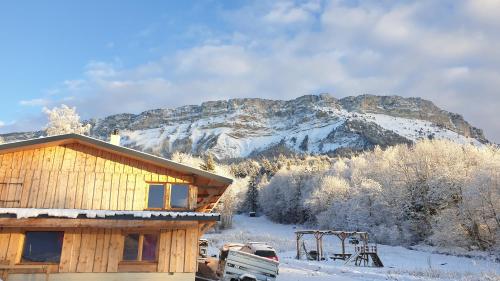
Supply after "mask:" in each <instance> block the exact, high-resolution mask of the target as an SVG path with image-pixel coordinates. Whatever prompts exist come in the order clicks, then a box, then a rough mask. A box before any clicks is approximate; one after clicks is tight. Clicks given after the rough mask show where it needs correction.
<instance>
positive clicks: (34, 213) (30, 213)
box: [0, 208, 220, 219]
mask: <svg viewBox="0 0 500 281" xmlns="http://www.w3.org/2000/svg"><path fill="white" fill-rule="evenodd" d="M1 214H11V215H15V216H16V218H17V219H23V218H37V217H40V216H48V217H57V218H72V219H75V218H78V217H81V216H84V217H86V218H89V219H95V218H116V217H117V216H129V217H133V218H137V219H161V218H165V219H182V218H193V217H195V218H214V219H216V218H218V217H219V216H220V215H219V214H217V213H201V212H169V211H165V212H163V211H110V210H82V209H33V208H0V215H1Z"/></svg>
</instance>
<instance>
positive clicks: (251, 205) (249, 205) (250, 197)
mask: <svg viewBox="0 0 500 281" xmlns="http://www.w3.org/2000/svg"><path fill="white" fill-rule="evenodd" d="M244 205H245V209H246V210H247V211H249V212H257V211H258V209H259V189H258V187H257V177H256V176H254V177H252V179H251V180H250V182H249V183H248V190H247V193H246V197H245V203H244Z"/></svg>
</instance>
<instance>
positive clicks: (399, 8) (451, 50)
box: [0, 0, 500, 142]
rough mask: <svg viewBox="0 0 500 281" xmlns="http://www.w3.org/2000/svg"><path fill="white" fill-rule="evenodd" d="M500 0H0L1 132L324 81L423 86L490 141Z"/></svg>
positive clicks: (358, 88)
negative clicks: (65, 113)
mask: <svg viewBox="0 0 500 281" xmlns="http://www.w3.org/2000/svg"><path fill="white" fill-rule="evenodd" d="M498 15H500V1H498V0H470V1H468V0H460V1H459V0H443V1H433V0H422V1H407V0H404V1H333V0H332V1H210V0H205V1H203V0H201V1H110V0H108V1H6V0H4V1H1V2H0V42H1V44H0V62H1V66H0V94H1V95H2V98H3V99H2V104H1V105H0V109H1V110H0V132H11V131H19V130H30V129H39V128H41V127H42V126H43V124H44V123H45V122H46V120H45V119H44V115H43V113H42V109H43V108H44V107H53V106H56V105H59V104H61V103H65V104H68V105H72V106H76V107H77V110H78V112H79V113H80V114H81V115H82V117H83V118H90V117H101V116H106V115H109V114H114V113H121V112H132V113H138V112H141V111H143V110H147V109H152V108H158V107H176V106H180V105H185V104H199V103H201V102H202V101H207V100H217V99H227V98H239V97H262V98H274V99H290V98H294V97H297V96H300V95H304V94H311V93H313V94H314V93H321V92H328V93H331V94H332V95H334V96H336V97H339V98H340V97H344V96H349V95H358V94H382V95H383V94H397V95H401V96H419V97H422V98H425V99H430V100H432V101H434V102H435V103H436V104H437V105H438V106H440V107H442V108H444V109H446V110H449V111H453V112H458V113H460V114H462V115H464V116H465V118H466V119H467V120H469V121H471V123H472V124H473V125H475V126H478V127H480V128H483V129H484V130H485V132H486V135H487V137H489V138H490V139H492V140H494V141H496V142H499V141H500V126H498V125H497V124H496V123H497V120H498V117H499V114H498V108H500V93H499V91H500V32H499V31H498V30H500V17H499V16H498Z"/></svg>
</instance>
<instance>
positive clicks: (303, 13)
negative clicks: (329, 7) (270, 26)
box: [264, 1, 320, 24]
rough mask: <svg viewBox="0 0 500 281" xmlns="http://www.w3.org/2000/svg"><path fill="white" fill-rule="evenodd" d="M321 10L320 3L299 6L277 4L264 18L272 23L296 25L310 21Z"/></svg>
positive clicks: (289, 3)
mask: <svg viewBox="0 0 500 281" xmlns="http://www.w3.org/2000/svg"><path fill="white" fill-rule="evenodd" d="M319 9H320V4H319V3H318V2H309V3H305V4H303V5H298V4H295V3H293V2H285V1H282V2H276V3H275V4H274V6H273V8H272V9H271V10H270V11H269V12H268V13H267V14H266V15H265V16H264V20H265V21H266V22H270V23H279V24H294V23H304V22H307V21H310V20H311V19H312V17H313V14H312V13H314V12H316V11H318V10H319Z"/></svg>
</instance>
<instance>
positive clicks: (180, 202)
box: [170, 184, 189, 209]
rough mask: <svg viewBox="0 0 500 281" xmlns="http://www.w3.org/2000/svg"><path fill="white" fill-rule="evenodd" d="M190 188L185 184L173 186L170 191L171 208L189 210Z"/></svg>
mask: <svg viewBox="0 0 500 281" xmlns="http://www.w3.org/2000/svg"><path fill="white" fill-rule="evenodd" d="M188 201H189V186H187V185H184V184H173V185H172V187H171V190H170V207H171V208H186V209H187V208H188Z"/></svg>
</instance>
